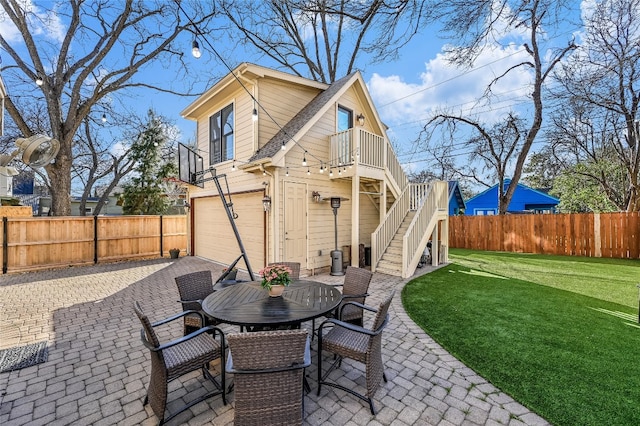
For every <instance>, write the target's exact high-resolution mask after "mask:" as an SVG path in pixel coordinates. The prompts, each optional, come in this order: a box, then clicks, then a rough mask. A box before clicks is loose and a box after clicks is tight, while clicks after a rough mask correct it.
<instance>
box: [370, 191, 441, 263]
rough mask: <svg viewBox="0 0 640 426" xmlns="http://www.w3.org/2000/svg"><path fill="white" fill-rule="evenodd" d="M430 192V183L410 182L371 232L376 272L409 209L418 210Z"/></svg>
mask: <svg viewBox="0 0 640 426" xmlns="http://www.w3.org/2000/svg"><path fill="white" fill-rule="evenodd" d="M428 194H429V184H426V183H410V184H408V185H407V186H406V187H405V189H404V191H402V194H400V197H398V199H397V200H396V202H395V203H394V204H393V205H392V206H391V208H390V209H389V211H388V212H387V214H386V215H385V217H384V219H383V220H382V222H380V225H379V226H378V227H377V228H376V230H375V231H374V232H373V233H372V234H371V270H372V271H374V272H375V265H377V264H378V262H379V261H380V259H381V258H382V255H383V254H384V251H385V250H386V249H387V247H389V244H390V243H391V240H393V237H394V236H395V235H396V233H397V232H398V229H399V228H400V225H402V222H403V221H404V218H405V217H406V216H407V212H409V210H416V209H417V208H419V207H420V206H422V204H423V203H424V199H425V197H427V195H428ZM403 257H404V256H403Z"/></svg>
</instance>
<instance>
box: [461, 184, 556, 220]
mask: <svg viewBox="0 0 640 426" xmlns="http://www.w3.org/2000/svg"><path fill="white" fill-rule="evenodd" d="M510 183H511V179H505V181H504V185H505V191H506V190H507V188H508V185H509V184H510ZM517 185H518V186H517V188H516V190H515V192H514V193H513V197H512V198H511V202H510V203H509V207H508V208H507V212H508V213H555V212H556V206H557V205H558V203H559V202H560V200H558V199H557V198H555V197H552V196H551V195H549V194H547V193H545V192H543V191H541V190H537V189H533V188H530V187H528V186H526V185H523V184H521V183H518V184H517ZM465 214H466V215H470V216H482V215H494V214H498V185H497V184H496V185H494V186H492V187H491V188H489V189H487V190H486V191H484V192H481V193H480V194H478V195H476V196H475V197H472V198H470V199H468V200H467V202H466V209H465Z"/></svg>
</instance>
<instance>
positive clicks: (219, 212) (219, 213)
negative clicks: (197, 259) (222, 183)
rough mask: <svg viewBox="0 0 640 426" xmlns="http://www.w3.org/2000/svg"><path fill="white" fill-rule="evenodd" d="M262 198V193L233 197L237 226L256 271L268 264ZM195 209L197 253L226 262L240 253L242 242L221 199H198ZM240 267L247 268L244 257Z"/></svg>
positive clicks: (195, 248)
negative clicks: (235, 232)
mask: <svg viewBox="0 0 640 426" xmlns="http://www.w3.org/2000/svg"><path fill="white" fill-rule="evenodd" d="M261 200H262V193H261V192H257V193H248V194H233V195H232V196H231V201H232V203H233V208H234V211H235V213H237V214H238V218H237V219H236V226H237V227H238V229H239V233H240V237H241V238H242V243H243V245H244V247H245V249H246V251H247V254H248V256H249V262H250V263H251V268H252V269H253V270H254V272H257V271H258V270H260V269H261V268H262V267H264V212H263V210H262V201H261ZM193 209H194V229H195V235H194V255H196V256H201V257H204V258H207V259H211V260H213V261H215V262H219V263H221V264H226V265H228V264H230V263H231V262H233V261H234V260H235V259H236V258H237V257H238V256H240V254H241V251H240V248H239V246H238V242H237V240H236V238H235V234H234V233H233V228H232V227H231V224H230V223H229V219H228V217H227V214H226V212H225V210H224V207H223V205H222V202H221V201H220V198H219V197H204V198H197V199H195V200H193ZM238 267H239V268H240V269H245V264H244V261H242V260H241V261H240V262H239V263H238Z"/></svg>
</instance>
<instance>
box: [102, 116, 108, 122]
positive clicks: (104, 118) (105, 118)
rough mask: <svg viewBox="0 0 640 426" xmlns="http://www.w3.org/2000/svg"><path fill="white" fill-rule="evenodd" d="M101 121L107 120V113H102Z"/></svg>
mask: <svg viewBox="0 0 640 426" xmlns="http://www.w3.org/2000/svg"><path fill="white" fill-rule="evenodd" d="M102 122H103V123H106V122H107V114H102Z"/></svg>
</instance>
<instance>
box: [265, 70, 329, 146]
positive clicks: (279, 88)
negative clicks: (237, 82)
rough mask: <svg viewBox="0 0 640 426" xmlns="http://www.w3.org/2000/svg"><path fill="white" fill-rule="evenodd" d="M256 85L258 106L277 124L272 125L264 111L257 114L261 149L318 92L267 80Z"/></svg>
mask: <svg viewBox="0 0 640 426" xmlns="http://www.w3.org/2000/svg"><path fill="white" fill-rule="evenodd" d="M258 85H259V93H258V99H259V101H260V104H261V105H262V106H264V107H265V108H266V109H267V111H269V115H270V116H271V117H273V119H274V120H275V122H276V123H277V124H276V123H274V122H273V120H271V119H270V118H269V117H268V116H267V115H266V114H265V113H264V111H260V112H259V114H261V116H260V127H259V140H260V147H262V146H264V144H266V143H267V142H269V140H271V138H273V136H274V135H275V134H276V133H278V131H279V130H280V127H279V126H284V125H285V124H287V123H288V122H289V121H290V120H291V119H292V118H293V117H294V116H295V115H296V114H297V113H298V112H300V110H301V109H302V108H304V107H305V105H307V104H308V103H309V102H310V101H311V100H312V99H313V98H314V97H315V96H316V95H317V94H318V90H317V89H313V88H308V87H302V86H295V85H292V84H289V83H286V82H282V81H278V80H274V79H267V78H265V79H263V80H261V81H260V82H259V83H258Z"/></svg>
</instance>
